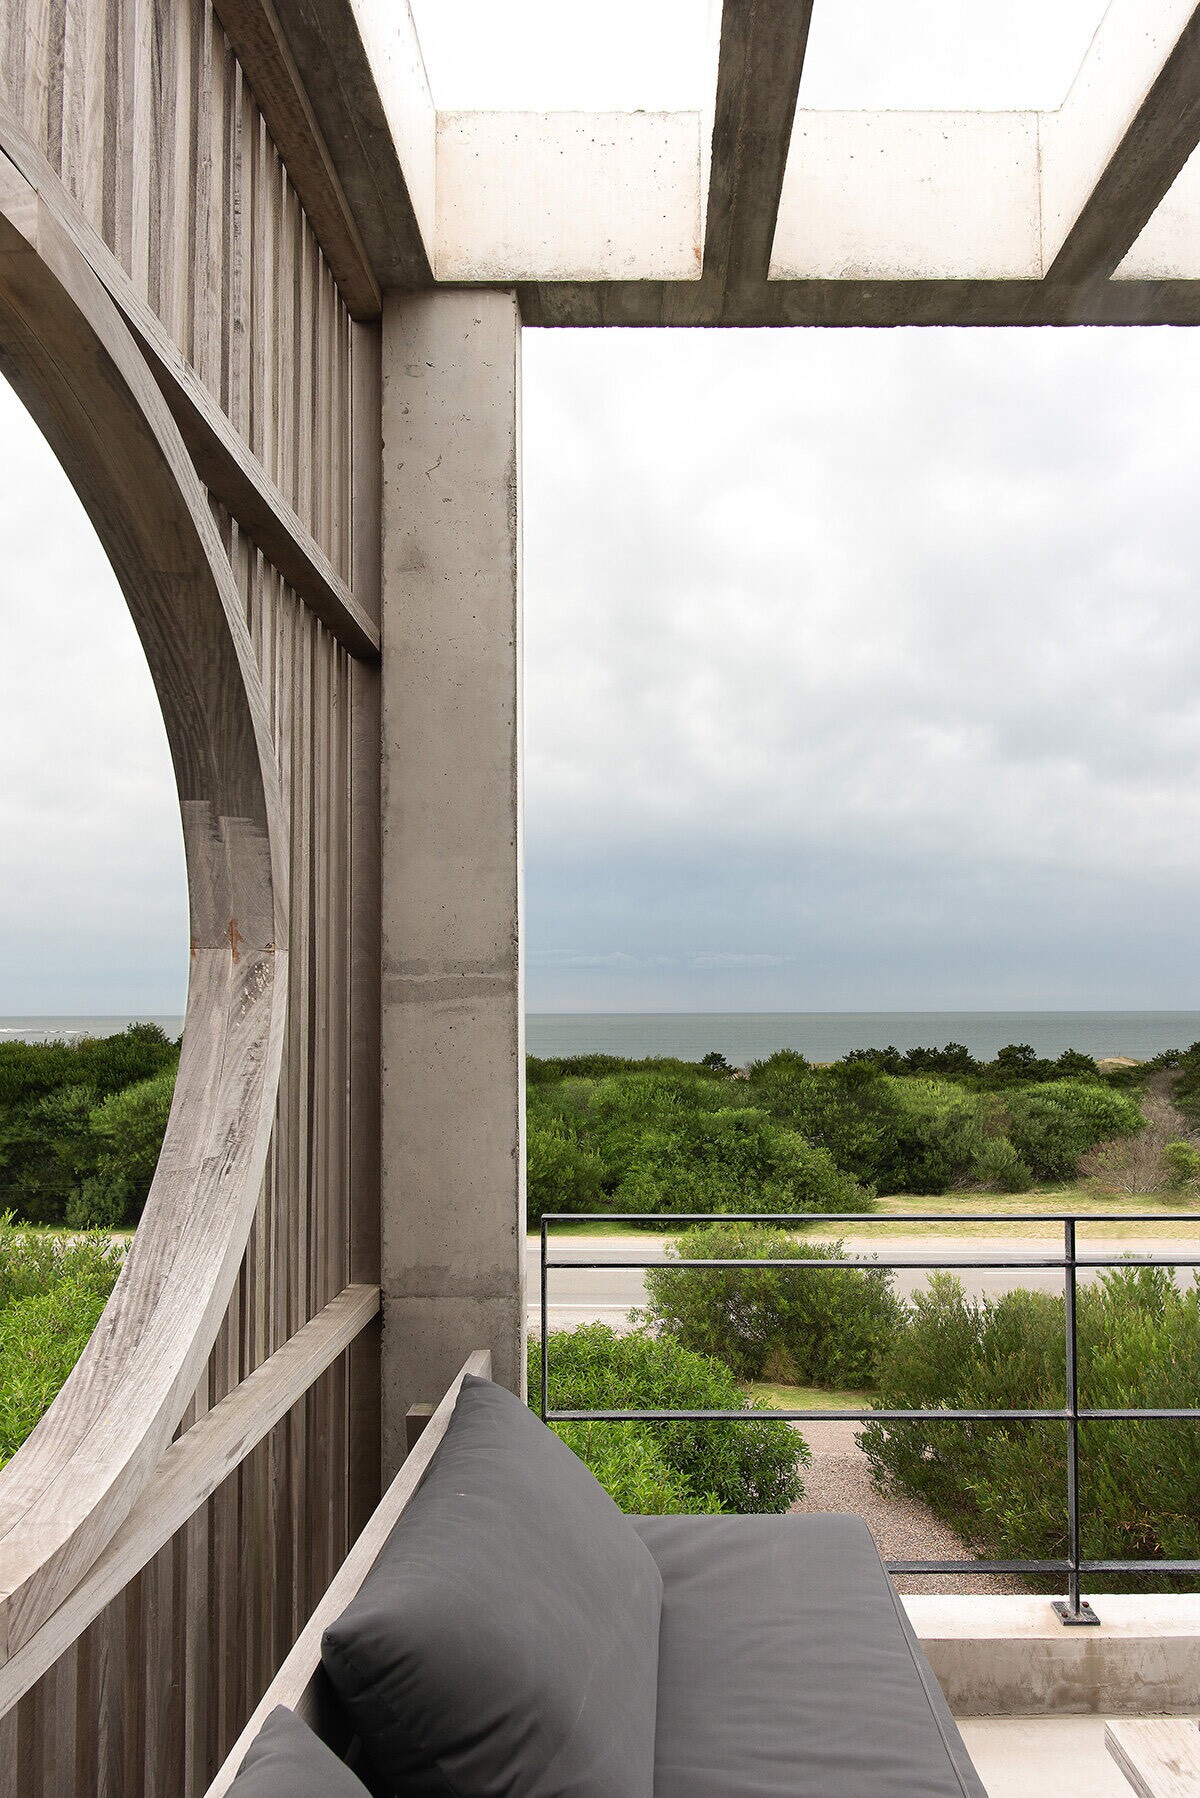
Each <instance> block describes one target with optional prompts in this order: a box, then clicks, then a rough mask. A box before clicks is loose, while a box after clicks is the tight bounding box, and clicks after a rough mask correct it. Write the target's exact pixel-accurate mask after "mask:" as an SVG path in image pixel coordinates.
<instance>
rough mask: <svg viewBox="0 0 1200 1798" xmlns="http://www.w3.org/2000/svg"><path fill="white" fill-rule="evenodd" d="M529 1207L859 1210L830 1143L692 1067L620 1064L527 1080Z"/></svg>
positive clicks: (862, 1198) (859, 1196)
mask: <svg viewBox="0 0 1200 1798" xmlns="http://www.w3.org/2000/svg"><path fill="white" fill-rule="evenodd" d="M527 1135H528V1149H527V1157H528V1159H527V1187H528V1193H529V1215H530V1218H531V1219H532V1220H533V1221H535V1222H536V1221H537V1219H539V1218H540V1217H541V1216H542V1215H543V1213H545V1212H547V1211H565V1212H580V1211H622V1212H628V1213H631V1214H644V1213H647V1212H665V1213H668V1214H678V1213H679V1212H687V1211H782V1212H795V1211H857V1210H864V1209H869V1208H870V1204H871V1198H870V1195H869V1194H867V1193H865V1192H864V1191H863V1190H862V1189H861V1188H860V1187H859V1186H858V1184H857V1183H856V1182H855V1181H854V1179H853V1178H851V1177H849V1176H847V1175H846V1174H843V1173H841V1172H840V1171H839V1170H838V1168H837V1167H836V1166H835V1164H834V1162H833V1160H832V1158H831V1157H830V1155H829V1154H828V1153H827V1152H826V1151H825V1150H824V1149H823V1148H821V1147H820V1146H814V1145H813V1144H811V1143H808V1142H806V1141H805V1140H804V1138H803V1137H802V1136H801V1135H800V1134H799V1133H798V1132H797V1131H796V1130H794V1129H791V1128H789V1127H788V1126H787V1125H786V1124H782V1123H780V1122H778V1121H777V1120H776V1119H775V1118H773V1117H771V1116H770V1115H769V1114H768V1113H767V1112H766V1111H764V1110H762V1109H760V1108H757V1107H755V1106H753V1105H751V1104H749V1103H747V1098H746V1088H745V1086H744V1085H743V1084H742V1083H739V1082H730V1081H729V1080H727V1079H724V1078H722V1077H720V1076H719V1075H718V1076H716V1077H714V1076H712V1075H705V1074H702V1073H700V1072H698V1071H697V1069H696V1068H694V1067H689V1066H687V1065H685V1064H676V1065H675V1066H674V1067H662V1068H658V1069H653V1070H651V1069H647V1068H645V1067H644V1066H641V1065H638V1066H627V1067H626V1068H625V1070H624V1071H623V1072H621V1073H619V1074H609V1075H606V1076H605V1077H604V1078H602V1079H586V1078H583V1077H579V1076H575V1075H573V1076H572V1077H570V1078H564V1079H562V1080H559V1081H557V1082H548V1081H545V1082H541V1083H539V1084H535V1085H534V1086H532V1087H530V1089H529V1102H528V1131H527Z"/></svg>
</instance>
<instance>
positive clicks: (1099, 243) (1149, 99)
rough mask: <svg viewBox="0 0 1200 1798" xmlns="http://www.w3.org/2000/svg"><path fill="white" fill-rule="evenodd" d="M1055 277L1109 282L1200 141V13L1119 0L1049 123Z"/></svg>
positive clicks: (1158, 2) (1187, 7) (1046, 242)
mask: <svg viewBox="0 0 1200 1798" xmlns="http://www.w3.org/2000/svg"><path fill="white" fill-rule="evenodd" d="M1042 135H1043V175H1042V198H1043V258H1044V263H1045V267H1046V277H1047V279H1048V280H1050V281H1053V282H1055V283H1066V284H1069V285H1076V286H1078V285H1080V284H1083V283H1092V282H1096V281H1103V280H1106V279H1107V278H1108V277H1109V276H1110V275H1111V274H1112V272H1113V270H1114V269H1115V268H1116V267H1117V265H1118V263H1119V262H1121V260H1122V259H1123V258H1124V256H1125V255H1126V254H1127V252H1128V251H1129V250H1130V249H1131V248H1132V246H1133V244H1134V243H1135V242H1136V241H1137V238H1138V236H1139V234H1140V233H1141V231H1142V229H1143V227H1144V226H1145V225H1146V223H1147V222H1148V220H1149V219H1150V217H1151V215H1152V214H1153V212H1154V210H1155V208H1156V207H1157V206H1158V204H1159V202H1160V201H1161V200H1162V198H1163V196H1164V195H1165V194H1166V193H1167V191H1168V189H1169V188H1170V186H1171V184H1172V182H1173V181H1174V180H1175V177H1176V176H1177V175H1178V173H1179V171H1180V170H1181V169H1182V167H1183V165H1184V163H1185V162H1186V161H1187V159H1188V157H1189V156H1190V155H1191V153H1192V151H1193V150H1194V149H1195V148H1196V145H1197V144H1198V143H1200V5H1197V4H1196V0H1152V3H1148V0H1115V4H1113V5H1111V6H1110V7H1109V10H1108V12H1107V13H1106V15H1105V17H1104V20H1103V22H1102V23H1101V26H1100V29H1099V30H1098V31H1097V33H1096V36H1095V38H1094V39H1093V40H1092V44H1091V48H1090V49H1089V51H1088V54H1087V56H1086V57H1085V59H1084V62H1083V64H1082V66H1081V68H1080V71H1079V74H1078V76H1077V77H1076V79H1075V82H1074V84H1073V85H1072V88H1071V91H1070V93H1069V94H1068V95H1067V98H1066V100H1065V102H1064V103H1063V106H1062V108H1061V110H1060V111H1059V112H1057V113H1052V114H1049V115H1047V116H1046V118H1045V120H1044V124H1043V134H1042Z"/></svg>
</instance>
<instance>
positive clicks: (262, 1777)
mask: <svg viewBox="0 0 1200 1798" xmlns="http://www.w3.org/2000/svg"><path fill="white" fill-rule="evenodd" d="M229 1798H367V1788H366V1786H364V1785H363V1783H362V1781H361V1780H359V1779H356V1778H355V1776H354V1774H353V1773H351V1771H350V1769H349V1767H347V1766H346V1765H345V1763H344V1762H343V1761H340V1760H339V1759H338V1757H337V1755H336V1754H335V1753H334V1752H333V1750H332V1748H327V1747H326V1746H325V1744H324V1742H323V1741H322V1740H321V1738H320V1736H317V1735H314V1734H313V1732H312V1730H311V1729H310V1728H309V1727H308V1724H307V1723H305V1722H303V1721H302V1720H301V1718H299V1717H297V1715H296V1714H295V1712H294V1711H289V1710H288V1708H287V1706H286V1705H282V1704H280V1705H276V1707H275V1709H274V1710H273V1711H272V1712H271V1714H270V1716H269V1717H268V1718H267V1720H266V1722H265V1723H264V1724H263V1726H262V1728H261V1729H260V1730H259V1732H258V1734H257V1735H256V1736H255V1738H254V1741H253V1742H252V1744H251V1746H250V1748H249V1750H248V1752H247V1754H246V1758H245V1760H244V1761H243V1762H242V1764H241V1766H240V1768H239V1769H238V1774H237V1778H236V1779H235V1780H234V1782H233V1784H232V1785H231V1786H230V1788H229Z"/></svg>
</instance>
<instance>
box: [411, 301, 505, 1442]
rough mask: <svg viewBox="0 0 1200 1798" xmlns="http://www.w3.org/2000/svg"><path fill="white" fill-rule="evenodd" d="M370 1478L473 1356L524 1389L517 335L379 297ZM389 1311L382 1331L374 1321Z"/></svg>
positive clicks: (465, 308) (484, 307) (444, 310)
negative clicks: (379, 950)
mask: <svg viewBox="0 0 1200 1798" xmlns="http://www.w3.org/2000/svg"><path fill="white" fill-rule="evenodd" d="M383 344H384V349H383V374H384V393H383V437H384V445H383V612H384V640H385V641H384V650H383V695H384V697H383V733H382V734H383V770H382V782H383V821H382V833H383V858H382V859H383V892H382V936H383V1033H382V1094H381V1107H382V1190H383V1202H382V1247H383V1254H382V1262H383V1277H382V1288H383V1314H384V1334H383V1343H384V1346H383V1392H384V1419H383V1432H384V1461H385V1472H386V1473H388V1474H389V1475H390V1473H391V1472H393V1471H394V1470H395V1468H396V1467H397V1466H398V1465H399V1463H400V1460H401V1459H402V1457H403V1442H404V1414H405V1411H406V1409H407V1407H408V1405H409V1404H411V1403H414V1402H417V1401H421V1400H425V1399H428V1398H429V1397H430V1395H431V1394H437V1393H439V1392H442V1391H444V1390H445V1389H446V1387H447V1386H448V1385H449V1383H450V1381H451V1380H452V1379H453V1377H454V1374H455V1372H456V1371H457V1369H458V1368H459V1367H460V1366H461V1364H462V1362H463V1361H464V1359H465V1358H466V1356H467V1355H468V1354H469V1353H470V1352H471V1350H472V1349H475V1348H478V1347H479V1346H480V1344H487V1345H489V1346H490V1347H491V1349H492V1352H493V1356H494V1368H495V1378H496V1379H497V1380H499V1381H500V1382H501V1383H502V1384H504V1385H507V1386H511V1387H513V1388H515V1389H517V1390H521V1389H522V1382H523V1375H524V1335H525V1287H524V1281H525V1239H524V1230H523V1219H524V1178H525V1134H524V1132H525V1122H524V1118H525V1080H524V1006H523V993H522V981H521V961H520V951H519V943H520V924H521V886H520V872H519V870H520V859H521V794H520V782H519V778H518V767H517V755H518V743H519V739H520V726H521V719H520V703H521V685H520V663H521V634H520V575H521V543H520V530H519V524H518V491H517V487H518V471H519V464H520V456H519V436H518V419H519V404H520V399H519V380H520V372H519V371H520V322H519V319H518V315H517V308H516V304H515V302H514V300H513V298H512V295H511V294H501V293H453V294H438V295H436V296H429V295H419V296H415V297H401V296H392V297H390V298H389V301H388V304H387V308H386V311H385V318H384V337H383ZM398 1316H399V1317H402V1319H403V1321H402V1322H401V1323H400V1325H399V1327H398V1328H394V1329H389V1328H388V1327H387V1326H388V1321H389V1319H390V1318H393V1317H398Z"/></svg>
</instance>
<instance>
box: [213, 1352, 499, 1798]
mask: <svg viewBox="0 0 1200 1798" xmlns="http://www.w3.org/2000/svg"><path fill="white" fill-rule="evenodd" d="M467 1374H476V1375H478V1377H479V1378H480V1379H483V1380H487V1379H490V1378H491V1374H492V1356H491V1351H490V1350H489V1349H476V1350H475V1352H474V1353H473V1354H471V1355H468V1357H467V1359H466V1361H465V1362H464V1363H463V1365H462V1367H461V1368H460V1369H459V1371H458V1373H457V1374H456V1375H455V1376H454V1379H453V1380H452V1381H451V1383H450V1386H449V1387H448V1388H447V1391H446V1393H445V1395H444V1396H443V1398H442V1400H441V1403H440V1404H439V1405H438V1406H437V1408H436V1410H435V1411H434V1413H433V1415H432V1416H431V1417H430V1419H429V1422H428V1423H427V1424H426V1425H425V1428H424V1429H423V1430H422V1432H421V1435H420V1437H419V1438H418V1440H417V1442H416V1444H415V1446H414V1447H413V1448H412V1450H411V1451H410V1453H409V1455H408V1458H407V1459H406V1461H405V1463H404V1465H403V1467H402V1468H401V1469H400V1471H399V1473H398V1474H397V1475H396V1477H395V1479H394V1480H393V1481H392V1483H391V1485H390V1486H389V1487H388V1489H387V1491H386V1492H385V1493H384V1495H383V1497H382V1499H381V1500H380V1502H379V1505H378V1507H377V1509H376V1510H375V1511H374V1512H373V1513H372V1516H371V1519H370V1521H369V1523H368V1524H367V1525H366V1528H365V1529H364V1530H363V1532H362V1534H361V1536H359V1538H358V1540H357V1542H356V1543H355V1544H354V1546H353V1548H352V1549H351V1550H350V1553H349V1554H348V1555H347V1556H346V1559H345V1560H344V1561H343V1562H342V1565H341V1566H340V1567H339V1568H338V1571H337V1573H336V1574H335V1575H334V1578H333V1580H332V1582H331V1584H330V1585H329V1586H328V1588H327V1589H326V1591H325V1593H324V1594H323V1596H322V1598H321V1600H320V1603H319V1604H318V1605H317V1608H316V1610H315V1611H314V1612H313V1614H312V1616H311V1617H310V1618H309V1620H308V1622H307V1623H306V1624H305V1626H304V1628H303V1629H302V1630H301V1632H300V1634H299V1636H297V1638H296V1642H295V1645H294V1647H293V1648H292V1649H291V1651H290V1653H289V1654H288V1657H287V1659H286V1660H285V1661H284V1663H283V1665H282V1666H281V1667H280V1669H279V1671H278V1673H277V1674H276V1675H275V1678H274V1679H273V1680H272V1681H271V1684H270V1685H269V1686H268V1687H267V1690H266V1691H265V1692H264V1693H263V1696H262V1699H261V1700H260V1702H259V1704H258V1706H257V1708H256V1709H255V1711H254V1712H253V1714H252V1716H251V1717H250V1720H249V1722H248V1723H247V1724H246V1727H245V1729H244V1730H243V1731H242V1733H241V1735H240V1736H239V1737H238V1739H237V1741H236V1742H235V1743H234V1745H233V1747H232V1749H231V1750H230V1752H229V1755H228V1756H227V1758H226V1760H225V1762H224V1764H223V1766H222V1767H221V1770H220V1772H219V1773H218V1774H217V1777H216V1778H215V1779H214V1780H213V1782H212V1784H211V1785H210V1786H209V1788H208V1792H207V1795H206V1798H223V1794H224V1793H226V1792H228V1790H229V1788H230V1786H231V1785H232V1784H233V1781H234V1779H235V1777H236V1775H237V1771H238V1769H239V1767H240V1766H241V1764H242V1762H243V1760H244V1759H245V1758H246V1755H247V1753H248V1751H249V1748H250V1744H251V1743H252V1742H253V1740H254V1738H255V1736H256V1735H257V1734H258V1732H259V1730H260V1729H261V1728H262V1726H263V1723H264V1722H265V1721H266V1719H267V1717H268V1716H269V1715H270V1714H271V1712H272V1711H273V1710H274V1709H275V1707H276V1706H277V1705H281V1704H282V1705H285V1706H286V1707H287V1709H288V1710H291V1711H295V1712H296V1714H297V1716H299V1717H302V1718H303V1719H304V1721H305V1722H306V1723H308V1724H309V1725H310V1726H311V1727H312V1728H313V1729H314V1730H316V1732H317V1734H318V1735H319V1736H321V1737H323V1738H324V1740H325V1741H327V1742H328V1743H329V1745H330V1747H331V1748H334V1749H336V1750H337V1751H338V1752H339V1753H341V1752H344V1750H345V1748H346V1746H347V1736H346V1723H345V1718H344V1715H343V1713H342V1712H341V1709H340V1707H339V1706H338V1705H337V1704H336V1703H335V1702H334V1700H333V1694H332V1692H331V1690H330V1687H329V1683H328V1681H327V1679H326V1676H325V1672H324V1670H323V1668H322V1666H321V1637H322V1635H323V1634H324V1633H325V1630H326V1628H327V1627H328V1625H329V1624H331V1623H332V1622H334V1621H335V1619H336V1618H338V1617H340V1616H341V1614H342V1612H343V1611H344V1610H345V1609H346V1606H347V1605H348V1604H349V1603H350V1600H351V1599H352V1598H353V1597H354V1595H355V1593H356V1592H357V1591H358V1589H359V1587H360V1586H361V1585H362V1583H363V1581H364V1580H365V1579H366V1577H367V1574H368V1573H369V1572H370V1571H371V1568H372V1567H373V1566H374V1565H375V1562H376V1560H377V1559H378V1557H379V1551H380V1549H381V1548H382V1547H383V1545H384V1543H385V1542H386V1541H387V1539H388V1537H389V1536H390V1535H391V1533H392V1530H393V1529H394V1528H395V1525H396V1523H397V1521H398V1519H399V1518H400V1517H401V1516H402V1515H403V1514H404V1512H405V1511H406V1510H407V1508H408V1506H409V1505H410V1504H411V1502H412V1499H413V1495H414V1494H415V1492H416V1490H417V1488H418V1486H419V1485H420V1484H421V1481H422V1480H423V1479H424V1477H425V1471H426V1469H427V1468H428V1466H429V1463H430V1462H431V1461H432V1459H433V1457H434V1454H435V1452H436V1450H437V1447H438V1445H439V1443H440V1442H441V1440H442V1438H443V1436H444V1435H445V1434H446V1431H447V1429H448V1428H449V1424H450V1419H451V1417H452V1416H453V1415H454V1407H455V1405H456V1403H457V1402H458V1390H459V1387H460V1386H461V1385H462V1383H463V1380H464V1379H465V1377H466V1375H467Z"/></svg>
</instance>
